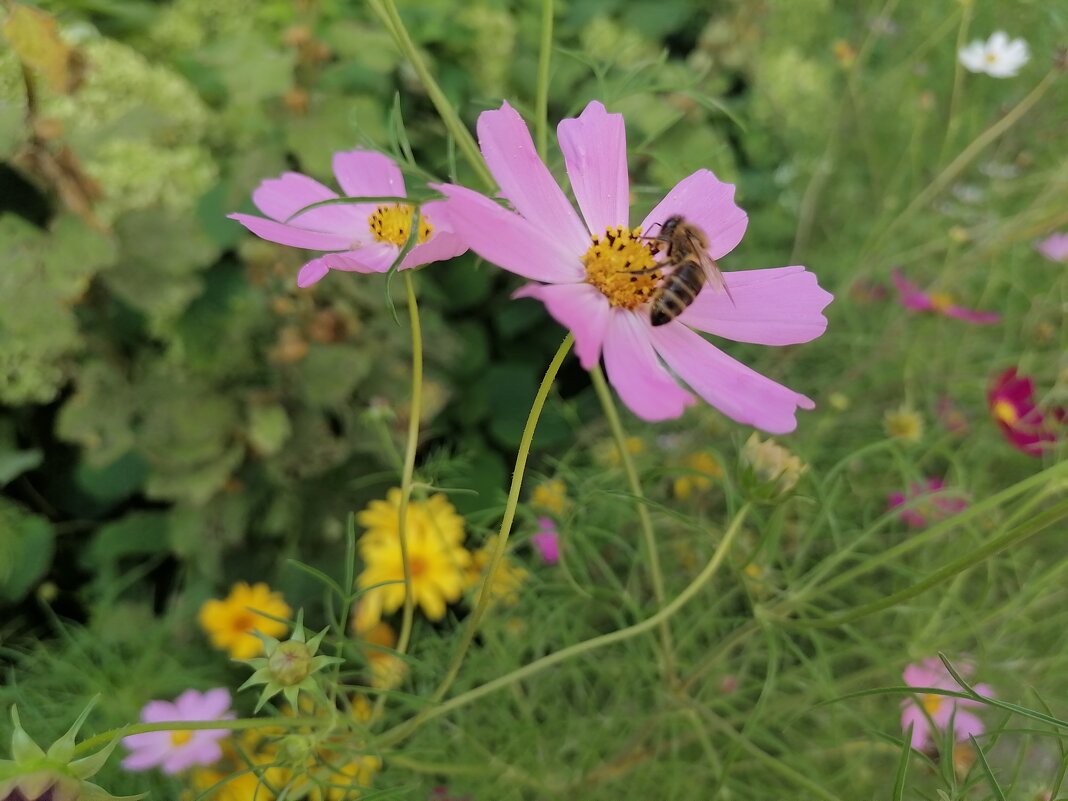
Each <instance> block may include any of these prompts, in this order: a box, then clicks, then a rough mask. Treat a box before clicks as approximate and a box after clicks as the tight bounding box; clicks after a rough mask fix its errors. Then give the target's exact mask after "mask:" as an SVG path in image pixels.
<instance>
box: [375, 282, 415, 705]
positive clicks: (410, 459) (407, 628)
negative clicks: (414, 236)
mask: <svg viewBox="0 0 1068 801" xmlns="http://www.w3.org/2000/svg"><path fill="white" fill-rule="evenodd" d="M404 291H405V293H406V295H407V297H408V320H409V321H410V323H411V331H412V402H411V404H410V406H409V411H408V443H407V445H406V446H405V449H404V468H403V470H402V472H401V497H400V509H399V510H398V522H397V534H398V538H399V539H400V549H401V562H402V563H403V565H404V616H403V619H402V620H401V632H400V637H399V638H398V640H397V653H399V654H403V653H405V652H407V650H408V643H409V641H410V640H411V637H412V621H413V620H414V619H415V596H414V594H413V593H412V568H411V564H410V562H409V559H408V506H409V504H410V503H411V500H412V476H413V475H414V474H415V452H416V450H417V449H418V448H419V418H420V416H422V413H423V332H422V328H421V327H420V325H419V302H418V301H417V300H416V298H415V282H414V281H413V280H412V273H411V270H406V271H405V272H404ZM384 697H385V696H383V698H384Z"/></svg>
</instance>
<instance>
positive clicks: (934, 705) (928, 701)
mask: <svg viewBox="0 0 1068 801" xmlns="http://www.w3.org/2000/svg"><path fill="white" fill-rule="evenodd" d="M944 701H945V698H943V697H942V696H941V695H932V694H930V693H928V694H926V695H924V696H923V698H922V700H921V701H920V703H922V704H923V708H924V709H925V710H926V711H927V714H928V715H930V716H931V717H934V716H935V715H936V714H938V710H939V709H941V708H942V703H943V702H944Z"/></svg>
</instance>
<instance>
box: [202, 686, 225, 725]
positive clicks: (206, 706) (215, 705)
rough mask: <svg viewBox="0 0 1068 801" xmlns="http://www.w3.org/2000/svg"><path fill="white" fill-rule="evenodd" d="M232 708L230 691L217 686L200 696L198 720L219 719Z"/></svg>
mask: <svg viewBox="0 0 1068 801" xmlns="http://www.w3.org/2000/svg"><path fill="white" fill-rule="evenodd" d="M229 709H230V691H229V690H227V689H226V688H225V687H215V688H214V689H211V690H208V691H207V692H205V693H203V694H202V695H201V696H200V699H199V703H198V704H197V715H198V718H196V719H198V720H219V719H220V718H221V717H222V716H223V715H224V714H226V713H227V712H228V711H229Z"/></svg>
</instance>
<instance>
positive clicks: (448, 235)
mask: <svg viewBox="0 0 1068 801" xmlns="http://www.w3.org/2000/svg"><path fill="white" fill-rule="evenodd" d="M466 252H467V244H466V243H465V242H464V241H463V240H462V239H460V237H458V236H457V235H456V234H454V233H452V232H450V231H442V232H441V233H439V234H432V235H431V236H430V239H428V240H427V241H426V242H424V243H423V244H421V245H416V246H415V247H414V248H412V249H411V250H409V251H408V255H406V256H405V257H404V261H402V262H401V265H400V268H399V269H401V270H407V269H408V268H409V267H419V266H420V265H423V264H431V263H433V262H435V261H448V260H449V259H454V258H456V257H457V256H461V255H463V254H464V253H466Z"/></svg>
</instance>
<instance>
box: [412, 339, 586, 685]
mask: <svg viewBox="0 0 1068 801" xmlns="http://www.w3.org/2000/svg"><path fill="white" fill-rule="evenodd" d="M574 343H575V337H574V336H573V335H572V334H568V335H567V336H566V337H564V341H563V342H561V343H560V347H559V348H557V350H556V355H555V356H553V358H552V361H551V362H549V367H548V368H547V369H546V370H545V376H544V377H543V378H542V380H541V386H539V387H538V391H537V393H536V394H535V395H534V403H533V404H532V405H531V407H530V413H529V414H528V415H527V422H526V425H524V426H523V434H522V436H521V437H520V440H519V451H518V452H517V453H516V457H515V468H514V469H513V470H512V484H511V486H510V487H509V488H508V501H507V503H506V504H505V507H504V517H503V518H502V519H501V528H500V531H499V532H498V534H497V539H496V541H495V542H494V545H493V554H492V555H491V556H490V561H489V566H488V567H487V568H486V574H485V575H484V576H483V577H482V583H481V584H480V585H479V588H478V600H477V601H476V602H475V609H474V611H473V612H471V615H470V617H468V618H467V621H466V624H465V627H464V633H463V637H462V638H461V640H460V645H459V647H458V648H457V649H456V653H455V654H454V655H453V658H452V662H451V663H450V664H449V669H448V670H447V671H445V677H444V678H443V679H442V680H441V683H440V684H439V685H438V688H437V689H436V690H435V691H434V694H433V696H431V703H437V702H438V701H440V700H441V699H442V698H444V697H445V693H447V692H448V691H449V688H450V687H452V684H453V682H454V681H456V677H457V676H458V675H459V673H460V667H461V666H462V665H463V662H464V658H465V657H466V656H467V651H468V650H469V649H470V647H471V643H472V642H473V641H474V639H475V633H476V632H477V631H478V624H479V623H481V622H482V617H483V616H484V615H485V614H486V609H487V608H488V607H489V604H490V598H491V596H492V592H491V588H492V587H493V579H494V578H495V577H496V575H497V570H498V569H499V568H500V566H501V562H502V561H504V552H505V548H506V546H507V545H508V537H509V535H510V534H511V533H512V523H513V522H514V521H515V510H516V507H517V506H519V491H520V490H521V489H522V487H523V475H524V473H525V472H526V469H527V458H528V457H529V456H530V444H531V442H532V441H533V440H534V430H535V429H536V428H537V427H538V420H539V419H540V418H541V412H542V409H543V408H544V407H545V401H546V399H548V397H549V390H550V389H551V388H552V385H553V382H554V381H555V380H556V374H557V373H558V372H560V365H561V364H563V362H564V357H565V356H567V354H568V351H570V350H571V346H572V345H573V344H574Z"/></svg>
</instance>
